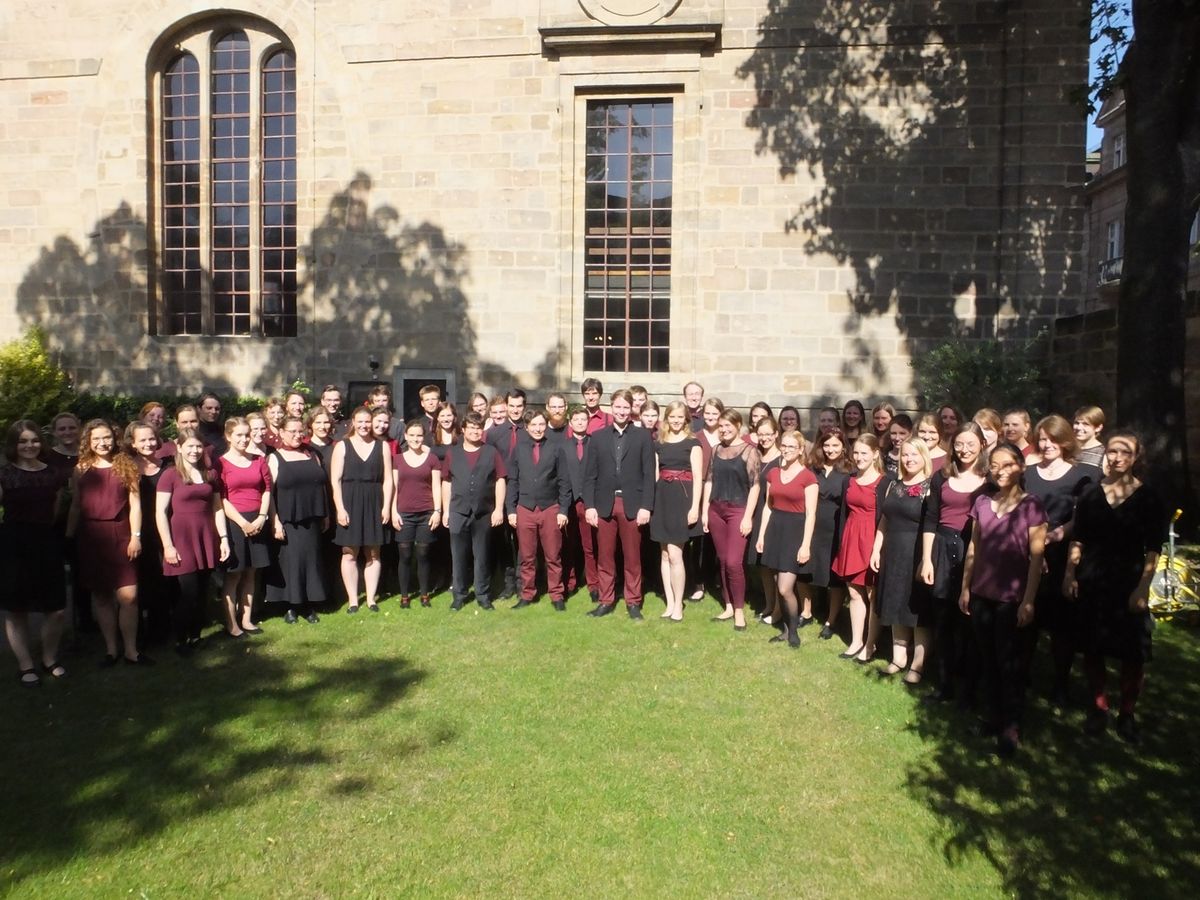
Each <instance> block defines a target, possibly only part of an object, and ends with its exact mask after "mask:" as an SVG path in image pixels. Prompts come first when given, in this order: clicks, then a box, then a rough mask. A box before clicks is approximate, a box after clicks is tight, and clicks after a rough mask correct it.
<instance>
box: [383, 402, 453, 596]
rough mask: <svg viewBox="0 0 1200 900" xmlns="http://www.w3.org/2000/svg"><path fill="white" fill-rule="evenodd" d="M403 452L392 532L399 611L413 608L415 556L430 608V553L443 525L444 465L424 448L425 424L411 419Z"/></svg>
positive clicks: (395, 462) (397, 463) (397, 461)
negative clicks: (394, 543) (394, 536)
mask: <svg viewBox="0 0 1200 900" xmlns="http://www.w3.org/2000/svg"><path fill="white" fill-rule="evenodd" d="M404 443H405V447H404V449H403V450H402V451H401V452H399V453H397V454H395V456H393V458H392V472H393V474H394V476H395V481H396V492H395V498H394V499H393V501H392V528H393V529H395V535H396V548H397V550H398V551H399V554H398V557H397V563H396V567H397V568H396V572H397V575H398V576H399V582H400V608H401V609H408V608H409V607H410V606H411V605H412V590H411V587H412V565H413V554H414V552H415V554H416V558H417V586H418V588H419V589H420V591H421V605H422V606H425V607H428V606H429V605H430V601H429V596H430V593H431V591H432V587H433V583H432V571H431V567H430V561H431V560H430V551H431V550H432V548H433V544H434V534H435V533H436V531H437V529H438V528H439V526H440V525H441V521H442V471H441V461H440V460H439V459H438V458H437V456H436V455H435V454H434V452H433V451H432V450H430V449H429V448H428V447H426V446H425V423H424V421H423V420H422V419H421V418H416V419H410V420H409V421H408V424H407V425H405V427H404Z"/></svg>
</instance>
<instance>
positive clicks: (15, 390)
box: [0, 328, 70, 430]
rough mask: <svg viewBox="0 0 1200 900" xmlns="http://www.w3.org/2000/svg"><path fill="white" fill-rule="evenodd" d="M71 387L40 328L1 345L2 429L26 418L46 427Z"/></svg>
mask: <svg viewBox="0 0 1200 900" xmlns="http://www.w3.org/2000/svg"><path fill="white" fill-rule="evenodd" d="M69 384H70V382H69V379H68V378H67V374H66V373H65V372H64V371H63V370H62V369H60V368H59V367H58V366H57V365H55V363H54V361H53V360H51V359H50V356H49V354H47V352H46V335H45V334H44V333H43V332H42V330H41V329H40V328H30V329H29V330H28V331H26V332H25V334H24V335H22V336H21V337H19V338H17V339H16V340H14V341H9V342H8V343H7V344H2V345H0V428H2V429H5V430H6V429H7V428H8V426H9V424H10V423H12V422H15V421H16V420H17V419H25V418H27V419H33V420H34V421H35V422H37V423H38V424H39V425H44V424H46V423H47V422H49V421H50V419H51V418H52V417H53V416H54V414H55V413H57V412H58V411H59V410H61V409H62V408H63V405H64V404H65V403H66V401H67V398H68V397H69Z"/></svg>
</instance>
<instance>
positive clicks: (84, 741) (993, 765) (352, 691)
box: [0, 596, 1200, 900]
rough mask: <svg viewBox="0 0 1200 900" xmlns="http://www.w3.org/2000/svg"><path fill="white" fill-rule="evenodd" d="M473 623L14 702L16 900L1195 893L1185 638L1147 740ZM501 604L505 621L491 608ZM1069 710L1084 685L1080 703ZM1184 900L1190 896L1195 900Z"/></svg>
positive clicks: (835, 672)
mask: <svg viewBox="0 0 1200 900" xmlns="http://www.w3.org/2000/svg"><path fill="white" fill-rule="evenodd" d="M585 601H586V596H585V597H582V598H577V599H575V600H574V601H573V602H572V603H571V604H570V607H569V611H568V612H567V613H565V614H559V613H555V612H554V611H553V610H552V609H551V608H550V606H549V604H548V603H544V602H543V603H541V604H539V605H538V606H537V607H535V608H533V609H529V610H524V611H521V612H510V611H508V610H507V609H504V608H500V609H498V610H497V611H496V612H495V613H492V614H486V613H480V612H477V611H476V608H475V607H474V606H469V607H467V609H466V610H464V611H463V612H462V613H459V614H457V615H452V614H450V613H448V612H447V610H446V605H447V599H446V598H445V596H442V597H439V598H437V599H436V600H435V609H433V610H422V609H413V610H407V611H405V610H400V609H398V608H397V604H396V603H395V601H388V602H385V603H384V609H385V612H384V613H383V614H380V615H372V614H371V613H369V612H366V611H365V610H364V611H363V612H361V613H359V614H358V615H357V616H347V615H345V614H343V613H337V614H329V615H326V616H324V617H323V619H322V621H321V623H320V624H319V625H317V626H311V625H307V624H305V623H303V622H301V623H298V624H296V625H294V626H287V625H284V624H283V622H282V621H281V620H278V619H274V620H268V621H267V622H266V623H265V627H266V628H267V633H266V634H265V635H263V636H262V637H260V638H258V639H256V640H254V641H253V642H251V641H239V642H230V641H226V640H222V639H220V638H218V637H213V638H212V639H210V640H209V641H207V642H206V645H205V647H204V649H203V650H202V651H201V652H200V653H199V654H198V655H197V656H196V657H195V658H194V659H192V660H190V661H183V660H180V659H177V658H175V656H174V654H171V653H169V652H165V651H164V652H161V653H160V654H159V659H160V664H159V665H158V666H157V667H156V668H155V669H153V670H148V671H142V670H135V669H130V668H125V667H121V668H118V669H115V670H111V671H103V672H101V671H97V670H95V669H93V665H94V661H93V657H95V656H96V655H97V654H95V653H92V654H89V655H86V656H77V657H75V658H73V659H71V660H70V662H71V664H72V671H71V675H70V677H69V679H67V680H66V681H64V682H63V683H53V684H49V683H48V684H45V685H44V686H43V687H42V688H41V689H40V690H37V691H32V690H22V689H20V688H18V687H17V686H16V682H15V678H14V679H12V680H11V684H10V685H9V686H7V687H5V688H3V689H2V690H0V697H2V698H3V709H4V715H3V722H2V724H0V729H2V734H3V741H4V747H5V752H4V779H3V794H2V796H3V800H2V802H0V812H2V813H3V819H2V821H0V892H3V893H4V894H7V895H12V896H21V897H54V898H60V897H116V896H122V897H123V896H133V897H151V898H155V897H178V896H183V895H189V896H192V897H199V896H227V897H247V896H250V897H254V896H288V897H295V896H299V897H341V896H348V895H349V896H378V897H392V896H413V897H463V896H474V897H489V898H490V897H522V898H525V897H573V896H580V895H591V896H638V897H668V896H670V897H799V896H806V897H807V896H814V897H825V896H836V897H848V896H855V895H859V896H887V895H905V896H929V897H974V896H982V897H989V896H1002V895H1019V896H1035V895H1037V896H1089V897H1095V896H1103V897H1114V898H1115V897H1122V898H1124V897H1136V896H1139V895H1140V896H1142V897H1145V898H1147V900H1148V898H1152V897H1153V898H1159V897H1167V896H1172V895H1174V896H1181V897H1182V896H1192V895H1193V890H1194V889H1195V886H1196V885H1197V884H1200V848H1198V846H1197V832H1196V820H1195V817H1196V812H1197V810H1198V809H1200V802H1198V800H1200V789H1198V787H1197V785H1198V782H1200V777H1198V775H1200V773H1198V772H1197V769H1196V766H1197V765H1198V764H1200V762H1198V761H1200V741H1198V739H1197V735H1196V732H1197V729H1196V725H1195V723H1196V717H1197V713H1200V679H1197V678H1196V666H1197V663H1200V643H1198V641H1197V634H1196V633H1195V632H1194V631H1189V630H1187V629H1185V628H1182V627H1179V626H1171V625H1167V626H1164V627H1160V629H1159V632H1158V635H1157V638H1156V640H1157V643H1156V651H1157V659H1156V662H1155V664H1154V666H1153V667H1152V669H1151V678H1150V683H1149V688H1148V692H1147V696H1146V697H1145V698H1144V715H1143V727H1144V732H1145V742H1144V744H1143V746H1142V747H1141V748H1138V749H1136V750H1135V749H1132V748H1129V747H1127V746H1126V745H1124V744H1122V743H1120V742H1119V741H1118V740H1117V739H1116V738H1115V737H1113V736H1111V735H1110V736H1108V737H1106V738H1104V739H1100V740H1095V739H1085V738H1084V737H1082V736H1081V734H1080V731H1079V725H1080V723H1081V721H1082V712H1081V711H1080V710H1077V709H1076V710H1072V711H1069V712H1067V713H1064V714H1061V715H1060V716H1056V715H1055V714H1054V713H1053V712H1052V711H1051V710H1050V708H1049V707H1048V706H1046V705H1045V704H1043V703H1041V702H1040V701H1039V702H1037V703H1035V704H1034V705H1033V708H1032V710H1031V716H1030V719H1031V721H1030V727H1029V729H1028V733H1027V745H1026V748H1025V750H1024V751H1023V753H1022V755H1021V756H1020V757H1019V758H1018V759H1017V760H1016V761H1014V762H1013V763H1009V764H1001V763H999V762H997V761H996V760H995V758H994V757H993V756H991V754H990V753H989V750H990V745H989V744H988V743H986V742H984V741H983V740H981V739H979V738H976V737H974V736H973V730H972V727H971V720H970V719H969V718H966V717H963V716H959V715H957V714H955V713H953V712H950V711H946V710H944V709H941V708H939V709H935V710H930V709H928V708H927V707H925V706H924V705H922V704H921V703H919V702H917V700H916V698H914V697H913V696H911V695H910V694H909V693H908V692H907V691H906V690H905V689H904V688H902V687H901V686H899V685H898V684H894V683H890V682H884V681H881V680H880V679H879V678H878V676H877V675H876V674H875V672H874V669H873V668H872V669H867V670H866V671H864V670H863V669H861V668H860V667H858V666H854V665H852V664H850V663H847V662H845V661H843V660H839V659H838V658H837V653H838V652H840V650H841V649H843V645H842V644H841V642H840V641H837V640H834V641H832V642H828V643H824V642H819V641H817V640H816V635H815V633H814V632H815V629H807V630H806V631H805V632H804V646H803V647H802V648H801V649H800V650H799V651H796V652H792V651H789V650H788V649H786V648H785V647H783V646H782V645H779V644H774V645H768V644H767V643H766V639H767V637H769V636H770V634H771V633H773V632H771V631H770V630H769V629H767V628H764V627H762V626H759V625H755V624H751V626H750V630H749V631H747V632H746V633H744V634H737V633H735V632H733V631H732V630H731V629H729V628H727V627H724V626H717V625H714V624H712V623H710V622H709V621H708V618H709V616H710V615H712V614H713V613H714V612H715V611H716V609H717V608H716V606H715V605H714V604H712V603H711V602H710V603H709V604H706V605H705V606H704V607H702V608H697V607H695V606H692V607H690V608H689V616H688V619H687V621H686V622H684V623H683V624H682V625H678V626H672V625H668V624H666V623H663V622H660V621H659V620H658V618H657V612H658V606H657V603H651V604H649V606H648V612H649V615H648V617H647V621H645V622H643V623H634V622H631V621H629V620H628V619H627V618H626V617H625V616H624V615H623V614H618V615H614V616H611V617H608V618H606V619H602V620H599V621H597V620H593V619H590V618H587V617H585V616H584V615H582V613H583V612H584V611H585V610H586V609H587V605H586V603H585ZM508 605H509V604H507V603H505V604H503V606H508ZM1080 693H1081V694H1082V687H1081V686H1080ZM1189 885H1190V887H1189Z"/></svg>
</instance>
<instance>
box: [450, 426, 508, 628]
mask: <svg viewBox="0 0 1200 900" xmlns="http://www.w3.org/2000/svg"><path fill="white" fill-rule="evenodd" d="M507 472H508V470H507V468H506V467H505V465H504V460H503V459H502V458H501V456H500V454H499V453H497V452H496V448H495V447H492V446H490V445H488V444H485V443H484V442H483V417H482V416H480V415H479V413H474V412H470V413H467V415H466V417H465V418H464V419H463V433H462V443H461V444H455V445H454V446H452V447H450V448H449V449H448V450H447V452H446V458H445V460H444V461H443V463H442V509H444V510H446V517H445V520H444V521H445V523H446V527H447V528H448V529H449V531H450V559H451V562H452V568H453V582H452V585H451V592H452V594H453V596H454V599H453V600H452V601H451V603H450V608H451V609H452V610H459V609H462V608H463V604H464V603H466V602H467V592H468V590H469V586H470V583H471V570H472V562H473V563H474V573H475V602H476V603H478V604H479V608H480V609H486V610H491V609H492V608H493V607H492V600H491V593H490V591H491V578H492V566H491V560H490V559H489V556H490V554H489V552H488V540H489V538H490V537H491V531H492V529H493V528H495V527H497V526H499V525H501V524H503V522H504V479H505V476H506V475H507Z"/></svg>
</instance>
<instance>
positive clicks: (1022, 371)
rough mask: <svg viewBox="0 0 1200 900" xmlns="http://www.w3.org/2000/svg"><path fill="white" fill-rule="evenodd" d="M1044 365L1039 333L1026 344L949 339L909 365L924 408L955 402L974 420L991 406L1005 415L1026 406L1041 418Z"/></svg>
mask: <svg viewBox="0 0 1200 900" xmlns="http://www.w3.org/2000/svg"><path fill="white" fill-rule="evenodd" d="M1044 361H1045V348H1044V345H1043V342H1042V340H1041V336H1040V335H1039V336H1038V337H1035V338H1033V339H1032V340H1026V341H1015V340H1005V341H1001V340H982V341H967V340H950V341H944V342H943V343H941V344H938V345H937V346H936V347H934V348H933V349H932V350H930V351H929V352H927V353H922V354H919V355H917V356H916V357H914V358H913V360H912V361H911V362H910V363H909V365H911V366H912V367H913V369H914V370H915V373H916V388H917V398H918V400H919V402H920V403H921V406H922V408H923V409H936V408H937V407H938V406H940V405H941V404H943V403H951V404H953V405H954V406H957V407H958V408H959V409H961V410H962V411H963V413H964V414H965V415H967V416H970V415H972V414H973V413H974V412H975V411H976V410H977V409H981V408H983V407H985V406H990V407H993V408H995V409H997V410H999V411H1000V413H1001V414H1003V413H1004V411H1005V410H1006V409H1011V408H1013V407H1021V408H1024V409H1027V410H1029V412H1030V415H1032V416H1033V417H1034V418H1035V419H1036V418H1037V414H1038V413H1039V412H1040V411H1042V410H1044V409H1046V406H1047V403H1046V401H1047V391H1046V384H1045V378H1044V371H1043V370H1044Z"/></svg>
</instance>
